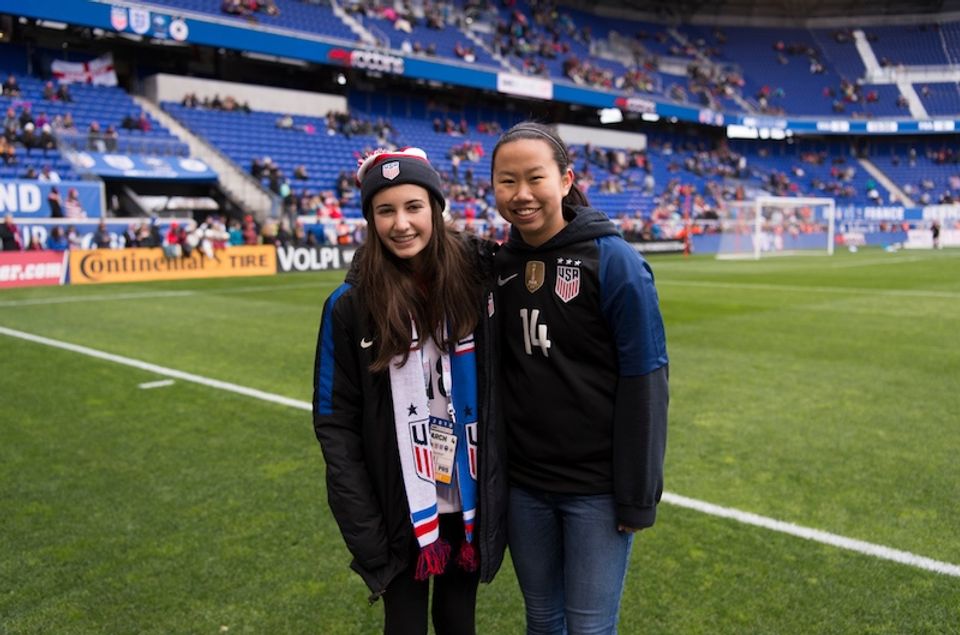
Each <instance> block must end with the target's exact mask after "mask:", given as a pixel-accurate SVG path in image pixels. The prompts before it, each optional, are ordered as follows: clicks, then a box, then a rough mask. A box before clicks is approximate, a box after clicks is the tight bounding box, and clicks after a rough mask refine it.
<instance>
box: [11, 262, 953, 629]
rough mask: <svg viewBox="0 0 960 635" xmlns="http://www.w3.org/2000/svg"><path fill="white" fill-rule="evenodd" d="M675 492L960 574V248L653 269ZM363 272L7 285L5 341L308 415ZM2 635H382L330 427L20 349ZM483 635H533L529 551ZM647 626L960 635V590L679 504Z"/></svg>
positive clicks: (649, 597)
mask: <svg viewBox="0 0 960 635" xmlns="http://www.w3.org/2000/svg"><path fill="white" fill-rule="evenodd" d="M651 262H652V265H653V267H654V271H655V273H656V276H657V283H658V288H659V291H660V297H661V303H662V309H663V314H664V318H665V322H666V327H667V337H668V348H669V354H670V358H671V377H670V379H671V393H672V401H671V416H670V432H669V441H668V450H667V464H666V487H667V490H668V491H669V492H671V493H674V494H678V495H681V496H684V497H690V498H694V499H698V500H700V501H706V502H709V503H713V504H715V505H720V506H724V507H729V508H734V509H736V510H741V511H745V512H752V513H754V514H758V515H761V516H765V517H769V518H773V519H777V520H781V521H786V522H789V523H794V524H796V525H799V526H802V527H809V528H815V529H819V530H822V531H825V532H830V533H832V534H837V535H840V536H843V537H847V538H852V539H856V540H861V541H866V542H869V543H874V544H876V545H882V546H885V547H889V548H892V549H897V550H901V551H905V552H910V553H912V554H916V555H917V556H922V557H925V558H930V559H933V560H937V561H940V562H945V563H952V564H953V565H954V571H956V565H958V564H960V253H958V252H956V251H953V252H951V251H947V252H936V253H930V252H926V253H904V252H900V253H885V252H881V251H875V250H861V251H860V252H859V253H857V254H850V253H846V252H844V253H840V254H837V255H836V256H834V257H830V258H828V257H808V258H781V259H775V260H769V261H761V262H752V261H751V262H730V261H724V262H718V261H715V260H713V259H712V258H705V257H695V258H691V259H683V258H680V257H654V258H653V259H652V260H651ZM341 278H342V272H339V273H335V274H295V275H289V276H278V277H275V278H248V279H242V280H207V281H194V282H176V283H172V282H171V283H151V284H127V285H110V286H102V287H63V288H35V289H24V290H7V291H3V292H2V293H0V327H4V328H5V329H12V330H14V331H17V332H22V333H29V334H31V335H38V336H42V337H46V338H50V339H52V340H56V341H59V342H66V343H70V344H75V345H80V346H84V347H89V348H91V349H96V350H97V351H103V352H107V353H112V354H115V355H119V356H124V357H127V358H132V359H135V360H140V361H142V362H148V363H151V364H156V365H159V366H163V367H167V368H170V369H175V370H177V371H182V372H186V373H192V374H195V375H198V376H202V377H205V378H210V379H215V380H220V381H223V382H231V383H233V384H236V385H239V386H243V387H247V388H253V389H258V390H261V391H265V392H268V393H272V394H277V395H282V396H285V397H288V398H291V399H293V400H298V401H300V402H309V400H310V398H311V394H312V387H311V376H312V362H313V352H314V345H315V337H316V331H317V326H318V323H319V317H320V310H321V307H322V304H323V301H324V299H325V298H326V296H327V294H328V293H329V292H330V291H331V290H332V289H333V288H334V286H335V285H336V284H337V282H338V280H339V279H341ZM0 360H2V361H0V364H2V366H0V367H2V371H0V394H2V395H3V406H2V408H3V415H2V423H0V633H3V634H14V633H17V634H19V633H44V634H46V633H56V634H61V633H107V634H114V633H118V634H119V633H157V634H171V633H178V634H180V633H198V634H200V633H210V634H217V633H224V632H226V633H229V634H231V635H232V634H236V633H264V634H275V633H292V634H299V633H318V634H325V633H375V632H377V631H378V629H379V628H380V624H381V618H382V609H381V607H380V605H379V604H378V605H375V606H373V607H368V606H367V603H366V596H367V593H366V590H365V587H364V586H363V584H362V583H361V581H360V579H359V578H358V577H357V576H356V575H354V574H353V573H351V572H350V571H349V570H348V568H347V563H348V561H349V558H348V554H347V551H346V549H345V548H344V546H343V544H342V541H341V539H340V536H339V533H338V531H337V528H336V526H335V524H334V522H333V519H332V517H331V515H330V513H329V511H328V509H327V507H326V494H325V491H324V481H323V474H324V470H323V462H322V457H321V453H320V449H319V446H318V444H317V443H316V440H315V438H314V436H313V430H312V427H311V421H310V416H309V412H308V411H306V410H304V409H303V408H302V407H297V406H296V405H293V406H290V405H282V404H279V403H273V402H269V401H264V400H262V399H258V398H256V397H252V396H245V395H242V394H237V393H235V392H230V391H225V390H221V389H217V388H215V387H210V386H207V385H203V384H199V383H196V382H191V381H184V380H183V379H177V380H176V381H175V382H174V383H173V384H172V385H169V386H166V387H158V388H153V389H143V388H140V387H139V386H140V384H143V383H146V382H154V381H157V380H163V379H166V377H165V376H163V375H162V374H158V373H157V372H151V371H148V370H144V369H142V368H134V367H131V366H128V365H123V364H120V363H117V362H116V361H108V360H104V359H99V358H95V357H91V356H89V355H85V354H82V353H80V352H76V351H70V350H63V349H61V348H56V347H51V346H49V345H44V344H41V343H37V342H34V341H27V340H24V339H22V338H19V337H14V336H12V335H11V333H10V331H4V332H2V333H0ZM478 622H479V623H478V627H479V631H480V632H481V633H520V632H522V629H523V609H522V601H521V598H520V595H519V591H518V589H517V585H516V581H515V578H514V575H513V571H512V569H511V567H510V564H509V560H508V561H507V563H506V564H505V566H504V568H503V569H502V570H501V573H500V575H499V576H498V577H497V579H496V580H495V581H494V583H493V584H492V585H489V586H485V587H483V588H482V589H481V594H480V599H479V609H478ZM621 632H622V633H625V634H628V635H630V634H633V633H664V634H687V633H692V634H696V633H703V634H714V633H736V634H739V633H764V634H766V633H797V634H811V633H855V634H860V633H891V634H894V633H896V634H900V633H957V632H960V577H957V576H956V575H948V574H942V573H935V572H932V571H929V570H925V569H922V568H918V567H914V566H910V565H907V564H901V563H898V562H891V561H889V560H885V559H882V558H878V557H876V556H873V555H866V554H863V553H858V552H854V551H849V550H844V549H840V548H837V547H834V546H829V545H825V544H821V543H818V542H814V541H809V540H803V539H801V538H798V537H795V536H792V535H787V534H784V533H778V532H775V531H771V530H769V529H764V528H761V527H756V526H751V525H747V524H743V523H740V522H737V521H735V520H731V519H725V518H719V517H716V516H713V515H708V514H705V513H702V512H699V511H694V510H691V509H688V508H685V507H680V506H676V505H672V504H669V503H667V502H665V503H663V504H662V505H661V507H660V513H659V517H658V522H657V524H656V526H655V527H653V528H652V529H650V530H648V531H645V532H643V533H641V534H639V535H638V538H637V541H636V543H635V547H634V552H633V556H632V561H631V567H630V572H629V575H628V581H627V588H626V592H625V595H624V599H623V609H622V620H621Z"/></svg>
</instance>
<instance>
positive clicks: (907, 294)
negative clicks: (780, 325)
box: [658, 278, 960, 300]
mask: <svg viewBox="0 0 960 635" xmlns="http://www.w3.org/2000/svg"><path fill="white" fill-rule="evenodd" d="M658 285H659V286H664V287H669V286H670V285H678V286H681V287H704V288H708V289H710V288H717V289H756V290H758V291H788V292H790V293H794V292H798V291H799V292H804V291H806V292H808V293H843V294H850V295H854V294H856V295H879V296H890V297H904V298H936V299H945V300H960V291H925V290H922V289H918V290H913V289H864V288H861V287H807V286H802V285H788V284H764V283H752V282H709V281H707V280H669V279H663V278H660V279H659V280H658Z"/></svg>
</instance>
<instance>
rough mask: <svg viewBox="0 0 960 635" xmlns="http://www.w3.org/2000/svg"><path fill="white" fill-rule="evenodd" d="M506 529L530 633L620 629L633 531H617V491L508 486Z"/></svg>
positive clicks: (574, 633)
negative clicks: (588, 493) (574, 492)
mask: <svg viewBox="0 0 960 635" xmlns="http://www.w3.org/2000/svg"><path fill="white" fill-rule="evenodd" d="M507 529H508V532H509V533H508V540H509V544H510V557H511V558H512V559H513V567H514V569H515V570H516V572H517V581H518V582H519V583H520V590H521V591H522V592H523V599H524V603H525V604H526V608H527V634H528V635H567V634H568V633H569V634H570V635H586V634H587V633H590V634H593V633H605V634H610V635H614V634H615V633H616V632H617V620H618V617H619V615H618V614H619V612H620V597H621V595H623V583H624V580H625V579H626V575H627V564H628V563H629V561H630V546H631V545H632V544H633V534H630V533H622V532H619V531H617V519H616V505H615V503H614V500H613V495H611V494H605V495H599V496H574V495H567V494H551V493H548V492H540V491H536V490H529V489H525V488H520V487H516V486H511V487H510V507H509V511H508V514H507Z"/></svg>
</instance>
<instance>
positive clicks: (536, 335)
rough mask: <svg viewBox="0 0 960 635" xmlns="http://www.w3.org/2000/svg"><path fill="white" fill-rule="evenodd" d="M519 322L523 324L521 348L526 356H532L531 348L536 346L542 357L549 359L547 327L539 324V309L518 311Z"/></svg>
mask: <svg viewBox="0 0 960 635" xmlns="http://www.w3.org/2000/svg"><path fill="white" fill-rule="evenodd" d="M520 320H521V322H523V348H524V350H525V351H526V352H527V355H533V347H534V346H537V347H539V348H540V351H541V352H542V353H543V356H544V357H550V338H549V337H548V336H547V325H546V324H539V320H540V309H532V310H529V312H528V309H520Z"/></svg>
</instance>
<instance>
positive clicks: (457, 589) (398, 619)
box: [383, 513, 480, 635]
mask: <svg viewBox="0 0 960 635" xmlns="http://www.w3.org/2000/svg"><path fill="white" fill-rule="evenodd" d="M440 537H441V538H443V539H445V540H446V541H447V542H449V543H450V547H451V550H450V560H449V561H448V562H447V568H446V569H444V571H443V573H442V574H441V575H436V576H433V606H432V609H431V611H430V613H431V614H432V616H433V628H434V630H435V631H436V635H473V634H474V633H475V632H476V607H477V585H478V584H479V582H480V573H479V571H474V572H473V573H468V572H466V571H464V570H463V569H461V568H460V567H458V566H457V554H458V553H459V552H460V544H461V543H462V542H463V540H464V535H463V517H462V516H461V515H460V514H459V513H456V514H441V515H440ZM413 547H414V549H413V551H412V555H411V559H410V562H411V564H410V566H409V567H407V569H406V570H404V571H403V573H401V574H400V575H398V576H397V577H396V578H394V580H393V582H391V583H390V585H389V586H388V587H387V591H386V593H384V594H383V608H384V624H383V632H384V635H426V633H427V604H428V601H429V597H430V581H429V580H427V581H425V582H417V581H416V580H415V579H414V578H413V574H414V571H415V570H416V563H417V555H418V554H419V550H420V549H419V547H418V546H417V545H416V543H414V545H413Z"/></svg>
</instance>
